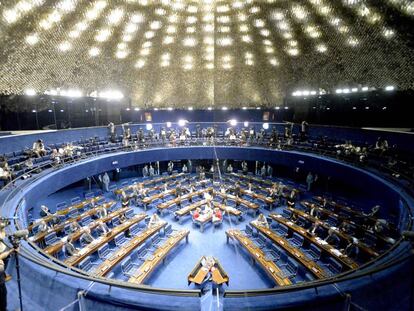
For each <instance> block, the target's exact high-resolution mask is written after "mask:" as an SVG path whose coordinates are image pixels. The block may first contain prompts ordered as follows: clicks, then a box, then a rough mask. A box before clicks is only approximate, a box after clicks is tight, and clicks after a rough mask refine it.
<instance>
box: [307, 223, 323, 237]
mask: <svg viewBox="0 0 414 311" xmlns="http://www.w3.org/2000/svg"><path fill="white" fill-rule="evenodd" d="M321 225H322V223H321V222H320V221H315V222H314V223H313V224H312V226H310V228H309V229H308V232H309V233H310V234H312V235H318V234H320V233H321V232H322V227H321Z"/></svg>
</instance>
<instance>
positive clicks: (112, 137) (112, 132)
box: [108, 122, 116, 143]
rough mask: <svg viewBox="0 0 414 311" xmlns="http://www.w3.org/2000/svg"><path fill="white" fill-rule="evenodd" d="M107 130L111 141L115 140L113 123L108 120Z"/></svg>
mask: <svg viewBox="0 0 414 311" xmlns="http://www.w3.org/2000/svg"><path fill="white" fill-rule="evenodd" d="M108 132H109V137H110V140H111V143H114V142H115V138H116V137H115V124H113V123H112V122H109V124H108Z"/></svg>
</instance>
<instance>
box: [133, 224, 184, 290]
mask: <svg viewBox="0 0 414 311" xmlns="http://www.w3.org/2000/svg"><path fill="white" fill-rule="evenodd" d="M189 234H190V231H189V230H181V231H178V232H176V233H175V234H173V235H171V236H170V237H169V238H168V240H167V241H165V243H164V244H163V245H161V246H160V247H159V248H158V249H157V250H156V251H155V252H154V254H153V256H152V258H151V260H150V259H148V260H146V261H145V262H144V263H143V264H142V265H141V266H140V267H139V269H138V271H137V272H136V273H135V274H134V275H133V276H132V277H130V278H129V280H128V282H131V283H135V284H142V283H143V282H144V281H145V280H146V279H147V278H148V277H149V275H150V274H151V273H152V272H153V271H154V270H155V268H156V267H157V266H158V265H159V264H160V262H162V261H164V259H165V257H166V256H167V255H168V253H169V252H170V251H171V250H172V249H173V248H174V247H175V246H177V245H178V243H180V241H181V240H183V239H184V238H186V239H188V235H189Z"/></svg>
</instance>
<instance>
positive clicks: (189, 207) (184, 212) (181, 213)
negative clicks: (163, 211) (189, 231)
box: [174, 200, 211, 218]
mask: <svg viewBox="0 0 414 311" xmlns="http://www.w3.org/2000/svg"><path fill="white" fill-rule="evenodd" d="M209 201H211V200H201V201H198V202H195V203H193V204H190V205H187V206H185V207H183V208H181V209H179V210H178V211H176V212H174V214H175V216H176V217H177V218H180V217H182V216H185V215H187V214H189V213H190V212H191V211H193V210H195V209H196V208H198V207H201V206H203V205H205V204H207V203H208V202H209Z"/></svg>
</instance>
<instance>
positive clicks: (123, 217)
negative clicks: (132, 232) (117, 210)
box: [119, 214, 128, 224]
mask: <svg viewBox="0 0 414 311" xmlns="http://www.w3.org/2000/svg"><path fill="white" fill-rule="evenodd" d="M127 220H128V218H126V216H125V214H121V215H119V222H120V223H121V224H123V223H124V222H126V221H127Z"/></svg>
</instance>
